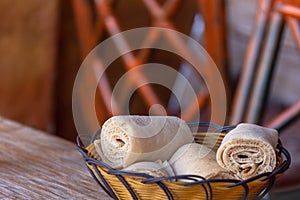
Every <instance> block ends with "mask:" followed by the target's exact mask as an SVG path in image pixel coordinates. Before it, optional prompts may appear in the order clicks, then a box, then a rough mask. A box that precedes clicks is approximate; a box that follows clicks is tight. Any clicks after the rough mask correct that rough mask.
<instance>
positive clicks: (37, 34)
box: [0, 0, 58, 131]
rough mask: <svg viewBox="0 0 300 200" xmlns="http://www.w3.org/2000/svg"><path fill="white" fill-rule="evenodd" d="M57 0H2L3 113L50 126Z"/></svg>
mask: <svg viewBox="0 0 300 200" xmlns="http://www.w3.org/2000/svg"><path fill="white" fill-rule="evenodd" d="M57 6H58V0H51V1H44V0H26V1H24V0H15V1H11V0H1V1H0V115H2V116H5V117H8V118H11V119H14V120H18V121H20V122H22V123H25V124H28V125H30V126H33V127H36V128H39V129H43V130H50V131H51V125H52V123H51V122H52V114H53V113H52V106H53V104H52V103H53V89H54V87H53V86H54V85H53V83H54V69H55V63H56V57H55V54H56V47H57V45H56V44H57V42H56V41H57V40H56V36H57V17H58V12H57V8H58V7H57Z"/></svg>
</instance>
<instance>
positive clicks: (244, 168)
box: [217, 123, 278, 179]
mask: <svg viewBox="0 0 300 200" xmlns="http://www.w3.org/2000/svg"><path fill="white" fill-rule="evenodd" d="M277 143H278V132H277V131H276V130H275V129H271V128H265V127H261V126H258V125H255V124H246V123H242V124H239V125H238V126H237V127H236V128H234V129H232V130H231V131H229V132H228V133H227V134H226V136H225V137H224V139H223V141H222V144H221V146H220V147H219V148H218V150H217V161H218V163H219V164H220V166H221V167H223V168H225V169H227V170H229V171H231V172H233V173H234V174H235V176H236V178H238V179H247V178H250V177H252V176H255V175H257V174H261V173H264V172H271V171H273V169H274V168H275V167H276V145H277Z"/></svg>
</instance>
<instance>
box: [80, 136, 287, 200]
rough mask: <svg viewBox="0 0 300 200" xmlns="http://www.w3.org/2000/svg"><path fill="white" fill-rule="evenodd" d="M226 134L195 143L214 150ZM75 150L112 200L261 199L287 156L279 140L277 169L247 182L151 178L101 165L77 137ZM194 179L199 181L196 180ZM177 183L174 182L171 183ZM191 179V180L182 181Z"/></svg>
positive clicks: (285, 168)
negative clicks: (76, 148) (79, 153)
mask: <svg viewBox="0 0 300 200" xmlns="http://www.w3.org/2000/svg"><path fill="white" fill-rule="evenodd" d="M224 136H225V133H215V132H209V133H196V134H195V141H196V142H197V143H200V144H204V145H206V146H208V147H210V148H212V149H214V150H216V149H217V148H218V147H219V146H220V144H221V142H222V140H223V138H224ZM77 143H78V150H79V151H80V152H81V154H82V155H83V158H84V159H85V162H86V164H87V167H88V169H89V171H90V173H91V175H92V176H93V177H94V179H95V180H96V181H97V183H98V184H99V185H100V186H101V187H102V189H104V190H105V191H106V192H107V193H108V195H109V196H111V197H112V198H114V199H151V200H156V199H157V200H158V199H254V198H257V197H258V198H259V197H263V196H264V195H265V194H266V193H267V192H268V191H269V190H270V189H271V187H272V185H273V184H274V182H275V180H276V178H277V177H278V176H280V175H281V174H282V173H283V172H284V171H286V170H287V169H288V168H289V165H290V162H291V160H290V155H289V153H288V151H287V150H286V149H285V148H284V147H282V145H281V142H280V141H279V143H278V146H277V151H278V154H277V167H276V169H275V170H274V171H273V172H267V173H263V174H259V175H257V176H254V177H252V178H250V179H247V180H243V181H240V180H227V179H209V180H205V179H202V180H199V177H196V176H193V175H191V176H189V175H183V176H175V177H168V178H166V177H161V178H154V177H151V176H150V175H147V174H143V173H134V172H133V173H128V172H123V171H120V170H115V169H113V168H111V167H110V166H108V165H107V164H105V163H103V162H101V161H100V160H101V158H99V155H98V154H97V152H96V150H95V148H94V145H93V144H90V145H89V146H87V147H83V146H82V145H81V143H80V139H79V138H78V141H77ZM195 178H198V179H197V180H195ZM171 180H172V181H171ZM174 180H176V181H174ZM182 180H193V181H189V182H186V181H182Z"/></svg>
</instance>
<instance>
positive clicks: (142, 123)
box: [94, 115, 194, 169]
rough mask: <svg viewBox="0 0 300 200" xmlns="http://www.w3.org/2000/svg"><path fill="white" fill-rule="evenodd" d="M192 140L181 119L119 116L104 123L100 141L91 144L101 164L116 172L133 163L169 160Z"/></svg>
mask: <svg viewBox="0 0 300 200" xmlns="http://www.w3.org/2000/svg"><path fill="white" fill-rule="evenodd" d="M193 140H194V138H193V134H192V132H191V130H190V128H189V127H188V126H187V124H186V123H185V122H184V121H183V120H181V119H180V118H177V117H171V116H137V115H120V116H114V117H111V118H110V119H108V120H107V121H106V122H105V123H104V124H103V127H102V130H101V135H100V140H95V142H94V145H95V148H96V150H97V152H98V154H99V155H100V157H101V159H102V161H103V162H105V163H106V164H108V165H110V166H111V167H113V168H116V169H118V168H126V167H128V166H129V165H131V164H133V163H135V162H141V161H143V162H144V161H148V162H149V161H150V162H153V161H156V160H168V159H170V157H171V156H172V155H173V153H174V152H175V151H176V150H177V149H178V148H179V147H180V146H182V145H184V144H187V143H191V142H193Z"/></svg>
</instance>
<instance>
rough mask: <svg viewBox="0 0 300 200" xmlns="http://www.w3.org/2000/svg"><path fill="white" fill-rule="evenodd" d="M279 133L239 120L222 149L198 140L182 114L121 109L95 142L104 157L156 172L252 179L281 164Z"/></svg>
mask: <svg viewBox="0 0 300 200" xmlns="http://www.w3.org/2000/svg"><path fill="white" fill-rule="evenodd" d="M277 140H278V133H277V131H276V130H274V129H268V128H264V127H261V126H257V125H253V124H240V125H238V126H237V127H236V128H235V129H233V130H231V131H230V132H229V133H228V134H226V136H225V137H224V139H223V141H222V144H221V146H220V147H219V148H218V150H217V152H214V151H213V150H212V149H210V148H208V147H206V146H204V145H201V144H198V143H195V142H194V138H193V133H192V132H191V130H190V128H189V127H188V125H187V124H186V123H185V122H184V121H183V120H181V119H180V118H177V117H171V116H137V115H121V116H114V117H111V118H110V119H108V120H107V121H106V122H105V123H104V124H103V127H102V130H101V134H100V138H99V139H97V140H95V141H94V146H95V149H96V151H97V153H98V154H99V157H100V158H101V160H102V161H103V162H105V163H106V164H108V165H110V166H111V167H113V168H115V169H119V170H124V171H128V172H139V173H145V174H148V175H150V176H153V177H168V176H176V175H197V176H200V177H203V178H205V179H247V178H250V177H252V176H254V175H257V174H259V173H264V172H271V171H272V170H273V169H274V168H275V166H276V145H277Z"/></svg>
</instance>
